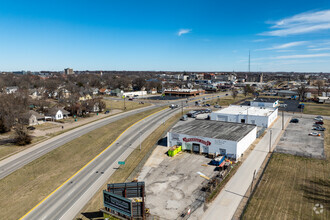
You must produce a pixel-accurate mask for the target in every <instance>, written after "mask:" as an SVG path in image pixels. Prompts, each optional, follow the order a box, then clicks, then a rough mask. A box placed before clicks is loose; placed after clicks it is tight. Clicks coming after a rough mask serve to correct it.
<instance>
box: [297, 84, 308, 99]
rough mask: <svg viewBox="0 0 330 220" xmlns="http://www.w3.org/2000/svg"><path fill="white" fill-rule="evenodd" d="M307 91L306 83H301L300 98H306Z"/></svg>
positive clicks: (299, 88)
mask: <svg viewBox="0 0 330 220" xmlns="http://www.w3.org/2000/svg"><path fill="white" fill-rule="evenodd" d="M306 92H307V89H306V86H305V85H304V84H301V85H300V86H299V87H298V95H299V100H304V99H305V94H306Z"/></svg>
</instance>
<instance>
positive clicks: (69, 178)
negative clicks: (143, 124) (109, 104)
mask: <svg viewBox="0 0 330 220" xmlns="http://www.w3.org/2000/svg"><path fill="white" fill-rule="evenodd" d="M165 109H168V108H167V107H166V108H163V109H161V110H159V111H157V112H154V113H152V114H150V115H148V116H146V117H144V118H142V119H140V120H139V121H137V122H135V123H134V124H132V125H130V126H129V127H128V128H126V129H125V130H124V131H123V132H122V133H121V134H120V135H119V136H118V137H117V138H116V139H115V140H114V141H113V142H112V143H111V144H110V145H109V146H108V147H106V148H105V149H104V150H103V151H101V153H99V154H98V155H96V156H95V157H94V158H93V159H92V160H90V161H89V162H88V163H87V164H85V165H84V166H83V167H82V168H80V169H79V170H78V171H77V172H76V173H75V174H73V175H72V176H71V177H70V178H69V179H67V180H66V181H65V182H64V183H62V184H61V185H60V186H59V187H57V188H56V189H55V190H54V191H53V192H51V193H50V194H49V195H48V196H47V197H46V198H44V199H43V200H42V201H41V202H39V203H38V204H37V205H36V206H34V207H33V208H32V209H31V210H30V211H29V212H27V213H26V214H25V215H23V216H22V217H21V218H20V219H19V220H22V219H23V218H25V217H26V216H27V215H28V214H30V213H31V212H32V211H33V210H35V209H36V208H37V207H38V206H39V205H40V204H41V203H43V202H44V201H45V200H46V199H48V198H49V197H50V196H51V195H53V194H54V193H55V192H56V191H57V190H59V189H60V188H61V187H62V186H63V185H65V184H66V183H67V182H68V181H69V180H70V179H72V178H73V177H75V176H76V175H77V174H78V173H79V172H80V171H81V170H83V169H84V168H85V167H86V166H88V165H89V164H90V163H91V162H93V161H94V160H95V159H96V158H97V157H99V156H100V155H101V154H102V153H103V152H104V151H106V150H107V149H109V148H110V147H111V146H112V145H113V144H114V143H115V142H116V141H117V140H118V139H119V138H120V137H121V136H122V135H123V134H124V133H125V132H126V131H127V130H128V129H130V128H131V127H133V126H134V125H136V124H137V123H139V122H140V121H142V120H144V119H146V118H148V117H150V116H152V115H154V114H157V113H159V112H161V111H164V110H165Z"/></svg>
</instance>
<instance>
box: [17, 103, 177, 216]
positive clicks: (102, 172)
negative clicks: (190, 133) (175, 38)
mask: <svg viewBox="0 0 330 220" xmlns="http://www.w3.org/2000/svg"><path fill="white" fill-rule="evenodd" d="M178 112H179V109H174V110H171V109H165V110H162V111H160V112H157V113H155V114H153V115H151V116H149V117H147V118H145V119H143V120H141V121H140V122H138V123H136V124H134V125H133V126H132V127H130V128H129V129H128V130H126V131H125V132H124V133H122V135H121V136H120V137H119V138H118V139H117V140H116V141H115V142H114V143H112V144H111V145H110V146H109V147H108V148H107V149H106V150H105V151H104V152H103V153H101V154H100V155H99V156H98V157H96V158H95V159H94V160H92V161H91V162H90V163H89V164H87V166H85V167H84V168H83V169H81V170H80V171H79V172H78V173H76V175H74V176H73V177H72V178H71V179H69V180H68V181H66V182H65V183H64V184H63V185H62V186H61V187H59V188H58V189H57V190H56V191H55V192H53V193H52V194H51V195H50V196H48V197H47V198H46V199H45V200H44V201H43V202H41V203H40V204H39V205H38V206H37V207H36V208H34V209H33V210H32V211H30V212H29V213H28V214H27V215H26V216H24V217H23V218H22V219H47V220H48V219H73V218H74V217H75V216H76V214H77V213H78V212H79V211H80V210H81V208H82V207H83V206H84V205H85V204H86V203H87V202H88V201H89V200H90V199H91V198H92V196H93V195H94V194H95V193H96V192H97V190H98V189H99V188H100V187H101V186H102V185H103V184H104V183H105V182H106V181H107V179H108V178H109V176H111V174H112V173H113V172H115V169H116V168H118V161H124V160H125V159H126V158H127V157H128V156H129V155H130V154H131V152H132V151H133V150H134V149H135V148H137V147H138V146H139V143H140V142H139V141H140V140H139V137H140V133H141V135H142V137H141V140H144V139H145V138H146V137H148V136H149V135H150V134H152V132H153V131H154V130H155V129H156V128H157V127H159V126H161V125H162V123H163V122H164V121H166V120H167V119H168V118H170V117H171V116H173V115H174V114H175V113H178Z"/></svg>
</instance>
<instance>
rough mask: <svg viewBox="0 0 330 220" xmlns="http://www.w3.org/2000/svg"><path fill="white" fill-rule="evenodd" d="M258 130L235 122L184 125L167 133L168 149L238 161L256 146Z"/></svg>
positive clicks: (196, 121) (190, 122)
mask: <svg viewBox="0 0 330 220" xmlns="http://www.w3.org/2000/svg"><path fill="white" fill-rule="evenodd" d="M256 135H257V126H255V125H250V124H238V123H231V122H221V121H210V120H192V121H180V122H179V123H178V124H177V125H176V126H175V127H174V128H172V129H171V130H170V131H169V132H168V133H167V142H168V143H167V145H168V146H169V147H171V146H174V145H179V146H182V150H188V151H192V152H195V153H205V154H215V155H227V157H229V158H233V159H236V160H237V159H238V158H239V157H240V156H241V155H242V154H243V153H244V151H245V150H246V149H247V148H248V147H249V146H250V145H251V144H252V143H253V141H254V140H255V139H256Z"/></svg>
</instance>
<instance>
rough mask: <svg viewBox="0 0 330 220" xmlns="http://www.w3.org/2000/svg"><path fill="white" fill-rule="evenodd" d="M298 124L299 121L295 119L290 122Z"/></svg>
mask: <svg viewBox="0 0 330 220" xmlns="http://www.w3.org/2000/svg"><path fill="white" fill-rule="evenodd" d="M298 122H299V119H298V118H293V119H291V121H290V123H298Z"/></svg>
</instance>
